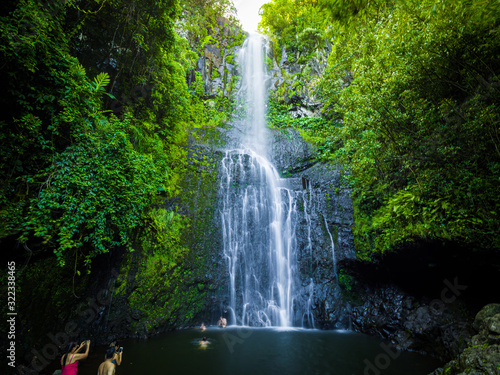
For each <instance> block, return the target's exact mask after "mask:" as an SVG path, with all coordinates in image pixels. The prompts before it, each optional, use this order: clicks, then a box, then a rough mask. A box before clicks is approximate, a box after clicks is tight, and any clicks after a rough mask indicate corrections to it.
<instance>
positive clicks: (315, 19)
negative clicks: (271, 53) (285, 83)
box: [259, 0, 326, 61]
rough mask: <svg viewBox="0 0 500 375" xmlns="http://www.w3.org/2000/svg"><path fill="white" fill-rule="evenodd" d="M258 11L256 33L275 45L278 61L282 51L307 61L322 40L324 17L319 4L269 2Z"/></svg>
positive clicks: (314, 1) (309, 1) (285, 0)
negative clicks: (258, 22) (260, 18)
mask: <svg viewBox="0 0 500 375" xmlns="http://www.w3.org/2000/svg"><path fill="white" fill-rule="evenodd" d="M261 9H262V10H261V12H262V20H261V22H260V24H259V31H260V32H262V33H264V34H266V35H268V36H270V37H271V40H272V41H273V42H274V43H275V55H276V57H277V59H278V61H280V60H281V48H282V47H285V49H286V50H287V52H288V53H289V54H290V55H298V56H302V59H303V61H307V60H308V56H310V55H311V54H312V53H313V52H314V51H315V49H316V48H317V47H318V46H319V45H320V44H321V43H322V42H323V41H324V39H325V30H326V23H325V19H326V17H325V15H326V14H325V12H324V10H323V9H322V8H321V7H319V6H318V0H272V1H270V2H268V3H266V4H264V5H262V8H261ZM304 56H306V57H304Z"/></svg>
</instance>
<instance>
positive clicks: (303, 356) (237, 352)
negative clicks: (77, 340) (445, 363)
mask: <svg viewBox="0 0 500 375" xmlns="http://www.w3.org/2000/svg"><path fill="white" fill-rule="evenodd" d="M204 336H206V337H207V339H208V342H209V343H208V344H207V345H206V346H205V347H204V348H202V347H201V346H200V341H202V339H203V337H204ZM123 346H124V347H125V349H124V357H123V358H124V359H123V363H122V365H121V366H119V367H118V369H117V374H118V375H132V374H135V375H137V374H148V375H154V374H159V375H160V374H162V375H163V374H167V373H168V374H204V375H211V374H214V375H215V374H217V375H226V374H228V375H229V374H231V375H233V374H237V375H245V374H252V375H255V374H278V375H289V374H302V375H303V374H308V375H309V374H321V375H326V374H335V375H402V374H404V375H424V374H428V373H429V372H431V371H432V370H433V369H435V368H436V367H438V366H439V365H440V363H439V362H438V361H436V360H435V359H433V358H430V357H426V356H422V355H419V354H416V353H406V352H405V353H396V352H394V353H396V354H395V355H394V353H393V355H394V358H392V357H391V356H390V355H389V354H388V352H387V349H386V348H387V346H384V344H383V343H382V342H380V341H379V340H377V339H374V338H372V337H369V336H366V335H362V334H356V333H352V332H347V331H343V332H342V331H319V330H304V329H269V328H248V327H228V328H226V329H219V328H214V327H209V328H208V329H207V330H206V331H204V332H201V330H194V329H193V330H183V331H177V332H172V333H169V334H168V335H166V336H163V337H156V338H153V339H150V340H128V341H123ZM387 359H388V362H387V361H386V360H387ZM101 361H102V353H99V350H95V351H94V352H93V353H92V355H91V357H90V358H89V359H88V360H87V361H84V362H82V363H81V366H80V370H79V374H81V375H91V374H92V375H94V374H95V371H96V369H97V367H98V365H99V363H100V362H101Z"/></svg>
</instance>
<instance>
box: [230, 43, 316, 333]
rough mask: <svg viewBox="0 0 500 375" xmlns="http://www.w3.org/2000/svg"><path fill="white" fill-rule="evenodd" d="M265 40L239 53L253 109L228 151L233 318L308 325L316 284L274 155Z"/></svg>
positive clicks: (292, 197)
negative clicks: (300, 257) (300, 255)
mask: <svg viewBox="0 0 500 375" xmlns="http://www.w3.org/2000/svg"><path fill="white" fill-rule="evenodd" d="M265 48H266V47H265V43H264V39H263V38H262V37H261V36H260V35H250V37H249V38H248V39H247V40H246V41H245V44H244V45H243V48H242V50H241V52H240V54H239V64H240V67H241V69H242V87H241V90H240V100H241V102H242V103H243V105H242V106H243V107H245V108H246V116H245V118H244V120H243V125H244V129H243V130H242V132H243V136H241V137H240V140H239V145H238V146H237V147H235V148H233V149H229V150H226V151H225V155H224V157H223V160H222V163H221V175H222V178H221V181H220V194H221V200H222V207H221V223H222V232H223V251H224V257H225V259H226V261H227V266H228V272H229V284H230V285H229V290H230V293H229V311H230V314H231V315H230V317H229V323H230V324H241V325H251V326H264V327H269V326H279V327H290V326H295V325H302V322H303V321H304V319H306V320H307V321H308V326H313V325H314V323H313V322H311V320H312V314H311V313H310V305H311V298H312V290H313V285H312V284H311V283H312V281H311V283H308V285H306V286H305V287H304V286H302V284H301V282H300V280H299V279H298V276H297V259H296V258H297V241H296V236H295V227H296V225H297V197H296V194H297V193H296V192H295V191H294V190H293V189H290V188H289V186H288V184H287V181H286V179H282V178H281V177H280V175H279V173H278V171H277V170H276V168H275V167H274V166H273V164H271V163H270V161H269V160H268V150H269V147H268V139H269V136H268V134H267V133H268V129H267V127H266V122H265V109H266V89H265V81H266V78H267V77H266V72H265V70H264V56H265Z"/></svg>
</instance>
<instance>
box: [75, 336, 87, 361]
mask: <svg viewBox="0 0 500 375" xmlns="http://www.w3.org/2000/svg"><path fill="white" fill-rule="evenodd" d="M84 345H85V346H86V348H85V353H77V354H75V355H74V356H73V358H74V360H75V362H76V361H80V360H82V359H85V358H87V357H88V356H89V350H90V340H87V341H84V342H82V343H81V344H80V347H79V348H78V349H77V350H76V351H77V352H78V350H80V349H81V348H82V347H83V346H84Z"/></svg>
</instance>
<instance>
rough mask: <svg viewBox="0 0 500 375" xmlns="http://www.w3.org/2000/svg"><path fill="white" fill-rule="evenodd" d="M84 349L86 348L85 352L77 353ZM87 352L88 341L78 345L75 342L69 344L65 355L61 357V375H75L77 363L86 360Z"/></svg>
mask: <svg viewBox="0 0 500 375" xmlns="http://www.w3.org/2000/svg"><path fill="white" fill-rule="evenodd" d="M84 347H86V349H85V352H84V353H78V352H79V351H80V350H81V349H83V348H84ZM89 350H90V340H87V341H84V342H82V343H81V344H80V345H78V343H76V342H70V343H69V345H68V348H67V350H66V353H65V354H64V355H63V356H62V357H61V366H62V372H61V375H76V374H77V372H78V361H80V360H82V359H85V358H87V357H88V355H89Z"/></svg>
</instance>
